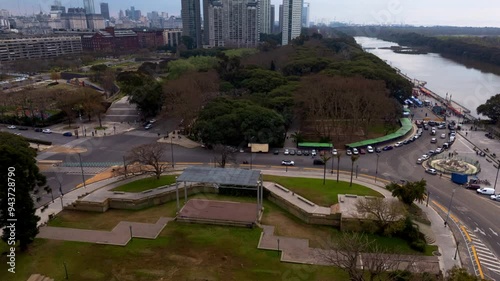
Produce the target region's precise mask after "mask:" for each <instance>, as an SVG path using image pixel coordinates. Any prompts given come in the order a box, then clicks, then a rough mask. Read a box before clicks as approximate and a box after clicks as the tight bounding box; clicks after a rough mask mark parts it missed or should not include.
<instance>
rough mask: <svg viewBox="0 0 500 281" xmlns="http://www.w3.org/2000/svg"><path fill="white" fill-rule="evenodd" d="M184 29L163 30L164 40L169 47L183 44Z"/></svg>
mask: <svg viewBox="0 0 500 281" xmlns="http://www.w3.org/2000/svg"><path fill="white" fill-rule="evenodd" d="M181 37H182V30H181V29H165V30H163V42H164V44H165V45H167V46H169V47H177V46H179V44H181Z"/></svg>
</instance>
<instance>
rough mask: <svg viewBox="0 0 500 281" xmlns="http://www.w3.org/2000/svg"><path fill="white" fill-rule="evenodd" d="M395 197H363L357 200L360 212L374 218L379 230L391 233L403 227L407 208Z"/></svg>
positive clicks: (371, 218)
mask: <svg viewBox="0 0 500 281" xmlns="http://www.w3.org/2000/svg"><path fill="white" fill-rule="evenodd" d="M391 199H393V198H379V197H374V198H361V199H360V200H358V201H357V202H356V209H357V211H358V213H360V214H363V215H364V217H366V218H367V219H370V220H373V221H374V222H375V224H376V225H377V227H378V231H379V232H380V233H383V234H385V235H390V234H392V233H394V232H397V231H399V230H401V229H402V227H403V224H402V223H400V222H402V221H403V220H404V218H405V214H406V209H405V207H404V205H403V204H402V203H401V202H399V201H397V200H396V199H394V200H391Z"/></svg>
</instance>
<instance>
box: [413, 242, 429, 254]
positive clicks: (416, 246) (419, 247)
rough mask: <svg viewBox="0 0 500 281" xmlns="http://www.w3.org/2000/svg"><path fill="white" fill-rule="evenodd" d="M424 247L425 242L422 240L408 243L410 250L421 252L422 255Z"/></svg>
mask: <svg viewBox="0 0 500 281" xmlns="http://www.w3.org/2000/svg"><path fill="white" fill-rule="evenodd" d="M425 246H426V243H425V240H423V239H418V240H415V241H413V242H411V243H410V248H412V249H413V250H415V251H419V252H422V253H423V252H425Z"/></svg>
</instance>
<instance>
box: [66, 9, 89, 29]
mask: <svg viewBox="0 0 500 281" xmlns="http://www.w3.org/2000/svg"><path fill="white" fill-rule="evenodd" d="M61 19H62V20H64V21H65V22H66V23H65V26H66V27H67V28H68V29H73V30H84V29H87V28H88V25H87V16H86V15H85V9H83V8H68V12H67V13H66V14H62V15H61Z"/></svg>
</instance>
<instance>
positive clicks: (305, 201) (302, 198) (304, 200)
mask: <svg viewBox="0 0 500 281" xmlns="http://www.w3.org/2000/svg"><path fill="white" fill-rule="evenodd" d="M297 198H299V200H300V201H302V202H304V203H306V204H307V205H309V206H311V207H314V206H316V204H314V203H313V202H311V201H309V200H307V199H306V198H304V197H302V196H297Z"/></svg>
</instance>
